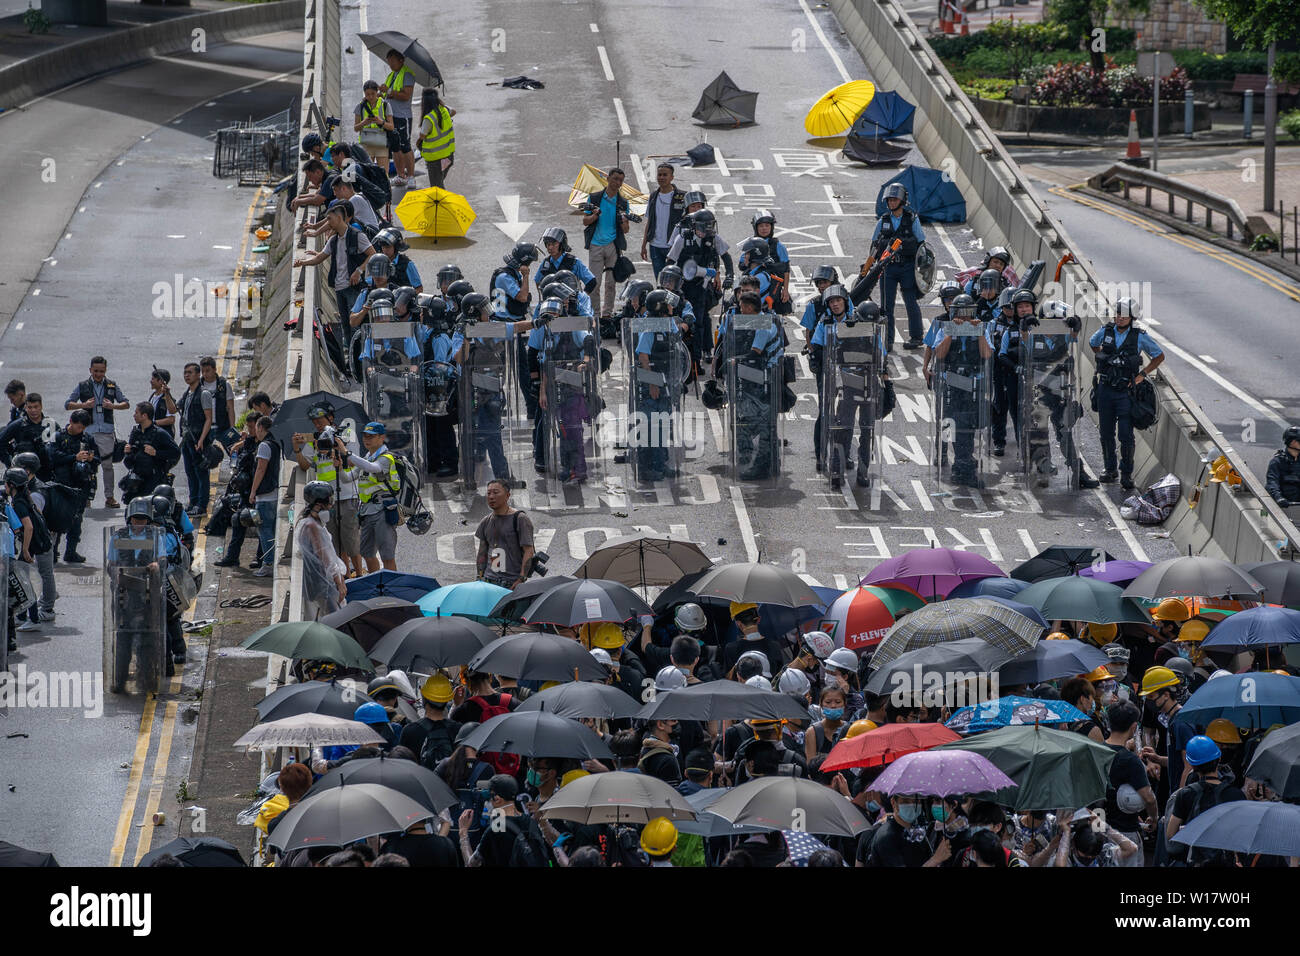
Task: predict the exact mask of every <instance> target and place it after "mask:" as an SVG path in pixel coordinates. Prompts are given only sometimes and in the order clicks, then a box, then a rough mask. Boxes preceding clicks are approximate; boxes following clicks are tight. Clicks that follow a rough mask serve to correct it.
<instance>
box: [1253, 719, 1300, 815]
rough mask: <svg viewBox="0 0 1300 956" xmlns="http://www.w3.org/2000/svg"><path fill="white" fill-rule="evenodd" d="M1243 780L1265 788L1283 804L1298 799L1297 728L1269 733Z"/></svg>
mask: <svg viewBox="0 0 1300 956" xmlns="http://www.w3.org/2000/svg"><path fill="white" fill-rule="evenodd" d="M1246 776H1248V777H1249V778H1250V779H1251V780H1259V781H1261V782H1262V783H1266V784H1268V786H1269V789H1271V790H1272V791H1273V792H1274V793H1276V794H1278V795H1279V796H1280V797H1281V798H1282V799H1283V800H1292V799H1294V798H1296V797H1300V724H1292V725H1291V726H1289V727H1279V728H1278V729H1277V730H1270V731H1269V732H1268V734H1267V735H1266V736H1265V737H1264V739H1263V740H1262V741H1261V742H1260V745H1259V749H1257V750H1256V751H1255V756H1254V757H1253V758H1251V761H1250V766H1248V767H1247V768H1246Z"/></svg>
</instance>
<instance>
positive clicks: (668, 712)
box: [637, 680, 808, 720]
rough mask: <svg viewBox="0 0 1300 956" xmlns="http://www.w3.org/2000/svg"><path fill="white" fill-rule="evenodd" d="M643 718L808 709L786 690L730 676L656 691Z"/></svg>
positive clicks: (736, 716) (766, 715)
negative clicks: (733, 678) (751, 683)
mask: <svg viewBox="0 0 1300 956" xmlns="http://www.w3.org/2000/svg"><path fill="white" fill-rule="evenodd" d="M637 717H639V718H640V719H642V720H747V719H751V718H753V719H759V720H782V719H785V720H807V719H808V709H807V708H806V707H804V706H803V705H802V704H800V703H799V702H798V701H796V700H795V699H794V698H793V697H791V696H789V695H788V694H782V693H779V692H777V691H774V690H764V689H763V688H761V687H750V686H749V685H748V684H741V683H739V682H737V681H731V680H714V681H704V682H702V683H699V684H692V685H691V686H689V687H683V688H681V689H680V690H670V691H666V692H664V693H661V694H656V695H655V699H654V700H652V701H650V703H648V704H646V705H645V706H644V707H642V708H641V710H640V712H639V713H638V714H637Z"/></svg>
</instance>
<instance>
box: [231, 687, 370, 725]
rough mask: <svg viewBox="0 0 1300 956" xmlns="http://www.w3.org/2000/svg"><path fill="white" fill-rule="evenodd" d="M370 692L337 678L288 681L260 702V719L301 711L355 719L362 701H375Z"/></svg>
mask: <svg viewBox="0 0 1300 956" xmlns="http://www.w3.org/2000/svg"><path fill="white" fill-rule="evenodd" d="M373 702H374V698H373V697H371V696H370V695H369V694H363V693H359V692H358V691H357V690H355V689H354V688H352V687H345V686H343V685H342V684H337V683H335V682H334V681H322V680H309V681H303V682H302V683H301V684H286V685H285V686H283V687H281V688H278V689H277V690H275V691H274V692H272V693H270V694H267V695H266V696H265V697H263V698H262V699H261V700H259V701H258V702H257V703H256V704H254V705H253V706H254V708H256V710H257V722H258V723H259V724H260V723H264V722H265V721H268V720H279V719H280V718H282V717H296V716H297V715H298V714H325V715H326V716H329V717H342V718H344V719H346V720H351V719H352V715H353V714H355V713H356V712H357V708H358V707H360V706H361V705H362V704H368V703H373Z"/></svg>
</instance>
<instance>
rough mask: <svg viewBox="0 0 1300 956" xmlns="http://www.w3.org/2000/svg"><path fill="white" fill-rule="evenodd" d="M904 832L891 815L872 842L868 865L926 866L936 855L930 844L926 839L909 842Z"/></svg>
mask: <svg viewBox="0 0 1300 956" xmlns="http://www.w3.org/2000/svg"><path fill="white" fill-rule="evenodd" d="M903 833H904V831H903V828H902V827H901V826H899V825H898V821H897V820H895V819H894V818H893V817H892V816H891V817H889V819H887V820H886V821H885V822H884V824H883V825H882V826H881V828H880V831H879V832H878V833H877V834H876V839H875V840H874V841H873V842H872V844H871V853H870V854H869V855H868V857H867V866H909V867H918V866H924V865H925V861H926V860H928V859H930V857H931V856H933V855H934V852H933V851H932V850H931V849H930V844H929V843H927V842H926V841H925V840H922V841H921V842H919V843H909V842H907V839H906V837H904V835H903Z"/></svg>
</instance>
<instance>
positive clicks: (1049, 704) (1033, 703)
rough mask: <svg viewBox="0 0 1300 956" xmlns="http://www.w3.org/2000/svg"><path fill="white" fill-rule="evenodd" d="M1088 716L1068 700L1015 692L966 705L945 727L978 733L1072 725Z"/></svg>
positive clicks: (961, 732)
mask: <svg viewBox="0 0 1300 956" xmlns="http://www.w3.org/2000/svg"><path fill="white" fill-rule="evenodd" d="M1087 719H1088V715H1087V714H1085V713H1084V712H1083V711H1081V710H1080V709H1079V708H1078V707H1075V706H1073V705H1071V704H1067V703H1065V701H1061V700H1039V699H1038V698H1036V697H1016V696H1015V695H1011V696H1007V697H998V698H997V699H995V700H986V701H985V702H984V703H982V704H976V705H975V706H974V707H962V708H960V709H959V710H957V712H956V713H954V714H953V715H952V716H951V717H949V718H948V722H947V723H946V724H944V726H945V727H947V728H948V729H949V730H955V731H957V732H958V733H960V734H974V733H979V732H980V731H981V730H997V729H998V728H999V727H1019V726H1025V725H1029V726H1033V725H1034V724H1072V723H1074V722H1075V721H1076V720H1087Z"/></svg>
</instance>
